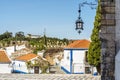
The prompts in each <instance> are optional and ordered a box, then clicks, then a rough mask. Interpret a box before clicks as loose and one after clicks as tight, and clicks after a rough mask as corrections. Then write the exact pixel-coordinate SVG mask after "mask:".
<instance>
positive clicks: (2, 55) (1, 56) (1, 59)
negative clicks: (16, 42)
mask: <svg viewBox="0 0 120 80" xmlns="http://www.w3.org/2000/svg"><path fill="white" fill-rule="evenodd" d="M10 62H11V61H10V59H9V58H8V56H7V54H6V52H5V51H4V50H0V63H10Z"/></svg>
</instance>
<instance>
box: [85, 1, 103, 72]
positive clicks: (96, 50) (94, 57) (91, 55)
mask: <svg viewBox="0 0 120 80" xmlns="http://www.w3.org/2000/svg"><path fill="white" fill-rule="evenodd" d="M100 26H101V7H100V0H98V7H97V11H96V16H95V21H94V28H93V31H92V35H91V43H90V46H89V50H88V55H87V58H88V63H89V64H90V65H93V66H96V68H97V71H98V72H99V73H100V71H101V70H100V53H101V51H100V50H101V43H100V39H99V30H100Z"/></svg>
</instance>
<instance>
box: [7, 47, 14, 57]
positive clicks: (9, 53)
mask: <svg viewBox="0 0 120 80" xmlns="http://www.w3.org/2000/svg"><path fill="white" fill-rule="evenodd" d="M14 51H15V50H14V46H10V47H6V52H7V54H8V56H11V54H12V53H14Z"/></svg>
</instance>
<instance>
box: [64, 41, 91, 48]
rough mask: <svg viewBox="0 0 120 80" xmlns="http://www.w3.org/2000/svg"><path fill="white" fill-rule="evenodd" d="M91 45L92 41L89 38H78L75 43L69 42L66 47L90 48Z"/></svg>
mask: <svg viewBox="0 0 120 80" xmlns="http://www.w3.org/2000/svg"><path fill="white" fill-rule="evenodd" d="M89 45H90V41H88V40H85V39H83V40H76V41H74V42H73V43H71V44H69V45H68V46H66V47H65V48H81V49H84V48H89Z"/></svg>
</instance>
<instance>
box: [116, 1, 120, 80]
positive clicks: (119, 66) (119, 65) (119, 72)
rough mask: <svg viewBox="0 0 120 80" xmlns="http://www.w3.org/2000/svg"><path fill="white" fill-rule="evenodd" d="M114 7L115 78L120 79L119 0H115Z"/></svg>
mask: <svg viewBox="0 0 120 80" xmlns="http://www.w3.org/2000/svg"><path fill="white" fill-rule="evenodd" d="M115 2H116V3H115V8H116V12H115V13H116V14H115V16H116V27H115V28H116V29H115V30H116V52H117V55H116V57H115V80H120V0H115Z"/></svg>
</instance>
